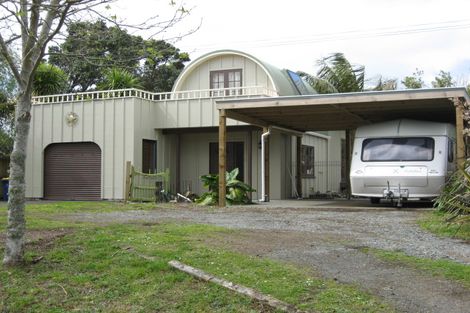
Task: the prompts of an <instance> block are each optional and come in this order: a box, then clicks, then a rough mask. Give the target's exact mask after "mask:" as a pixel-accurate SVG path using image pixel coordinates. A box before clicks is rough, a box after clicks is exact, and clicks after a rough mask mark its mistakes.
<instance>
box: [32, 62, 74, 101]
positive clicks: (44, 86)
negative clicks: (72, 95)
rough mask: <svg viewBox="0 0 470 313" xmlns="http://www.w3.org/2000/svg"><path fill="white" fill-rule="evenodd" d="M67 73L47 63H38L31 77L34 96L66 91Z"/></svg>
mask: <svg viewBox="0 0 470 313" xmlns="http://www.w3.org/2000/svg"><path fill="white" fill-rule="evenodd" d="M67 80H68V79H67V75H66V74H65V73H64V71H62V70H61V69H60V68H58V67H57V66H54V65H52V64H48V63H41V64H39V66H38V68H37V69H36V72H35V73H34V78H33V94H34V95H35V96H44V95H53V94H58V93H64V92H66V91H67V84H68V82H67Z"/></svg>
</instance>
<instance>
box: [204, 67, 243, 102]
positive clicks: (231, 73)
mask: <svg viewBox="0 0 470 313" xmlns="http://www.w3.org/2000/svg"><path fill="white" fill-rule="evenodd" d="M210 80H211V84H210V86H211V89H223V88H236V87H241V86H242V70H241V69H238V70H223V71H212V72H211V74H210ZM241 94H242V90H241V89H231V90H219V91H212V92H211V95H212V96H214V97H222V96H233V95H241Z"/></svg>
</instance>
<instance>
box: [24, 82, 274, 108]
mask: <svg viewBox="0 0 470 313" xmlns="http://www.w3.org/2000/svg"><path fill="white" fill-rule="evenodd" d="M250 96H259V97H275V96H278V93H277V92H276V91H275V90H272V89H268V88H266V87H262V86H252V87H234V88H222V89H203V90H187V91H177V92H159V93H155V92H148V91H143V90H139V89H118V90H102V91H90V92H77V93H69V94H60V95H50V96H36V97H33V99H32V100H33V104H47V103H64V102H77V101H91V100H105V99H121V98H129V97H135V98H140V99H144V100H151V101H167V100H190V99H207V98H236V97H250Z"/></svg>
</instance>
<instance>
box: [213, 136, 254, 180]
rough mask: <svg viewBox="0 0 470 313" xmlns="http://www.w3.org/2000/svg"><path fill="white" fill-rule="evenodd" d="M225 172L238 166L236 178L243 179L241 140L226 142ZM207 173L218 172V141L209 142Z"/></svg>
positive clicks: (242, 145) (242, 148)
mask: <svg viewBox="0 0 470 313" xmlns="http://www.w3.org/2000/svg"><path fill="white" fill-rule="evenodd" d="M226 153H227V172H230V171H231V170H233V169H234V168H238V176H237V179H238V180H240V181H243V180H244V178H245V177H244V173H245V167H244V144H243V142H242V141H235V142H227V151H226ZM209 173H210V174H219V143H218V142H211V143H209Z"/></svg>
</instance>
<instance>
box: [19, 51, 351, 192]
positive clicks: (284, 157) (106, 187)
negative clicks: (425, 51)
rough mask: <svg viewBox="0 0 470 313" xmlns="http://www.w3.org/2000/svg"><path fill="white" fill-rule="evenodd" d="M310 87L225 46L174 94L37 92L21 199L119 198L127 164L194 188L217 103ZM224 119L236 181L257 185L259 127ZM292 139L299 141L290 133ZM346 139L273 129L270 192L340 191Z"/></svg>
mask: <svg viewBox="0 0 470 313" xmlns="http://www.w3.org/2000/svg"><path fill="white" fill-rule="evenodd" d="M314 93H315V91H314V90H313V89H312V88H311V87H310V86H309V85H307V84H306V83H304V81H303V80H302V79H301V78H300V77H299V76H298V75H297V74H296V73H295V72H292V71H289V70H280V69H278V68H276V67H274V66H272V65H269V64H267V63H265V62H263V61H261V60H259V59H257V58H255V57H253V56H251V55H249V54H247V53H244V52H240V51H233V50H223V51H215V52H212V53H209V54H206V55H204V56H202V57H200V58H198V59H196V60H194V61H193V62H192V63H190V64H189V65H188V66H187V67H186V68H185V69H184V71H183V72H182V73H181V75H180V76H179V78H178V79H177V80H176V82H175V84H174V87H173V90H172V92H168V93H151V92H145V91H141V90H135V89H131V90H112V91H96V92H84V93H76V94H63V95H51V96H40V97H35V98H34V99H33V107H32V120H31V131H30V136H29V141H28V152H27V153H28V159H27V161H26V182H27V183H26V185H27V190H26V196H27V197H28V198H45V199H80V200H86V199H123V198H124V194H125V164H126V161H130V162H132V164H133V165H134V166H135V167H136V168H139V169H141V170H142V171H143V172H155V171H160V170H163V169H166V168H168V169H169V170H170V177H171V186H172V187H171V188H172V191H175V192H181V191H186V190H191V191H193V192H195V193H198V194H201V193H202V192H204V188H203V186H202V183H201V182H200V179H199V177H200V176H201V175H204V174H207V173H217V172H218V133H217V130H218V125H219V113H218V110H217V108H216V101H219V100H221V99H254V98H269V97H283V96H299V95H311V94H314ZM227 125H228V133H227V168H228V169H229V170H230V169H232V168H235V167H238V168H239V170H240V176H239V178H241V179H242V180H244V181H245V182H246V183H248V184H250V185H252V186H253V187H254V188H255V189H256V190H258V191H259V190H260V189H261V134H262V129H261V128H259V127H256V126H253V125H250V124H247V123H243V122H239V121H235V120H230V119H229V120H228V122H227ZM299 136H300V138H301V140H300V141H298V140H296V139H295V138H296V137H299ZM343 137H344V135H343V132H342V131H328V132H322V133H314V132H306V133H298V132H297V133H295V132H292V131H291V130H287V129H282V128H273V129H272V132H271V134H270V136H269V145H268V149H269V153H270V159H269V175H268V176H269V181H268V183H269V186H270V188H269V190H270V198H271V199H286V198H291V197H295V196H297V194H300V193H301V194H302V195H303V196H304V197H308V196H309V195H310V194H312V193H314V192H317V191H319V192H326V191H334V192H339V191H340V182H341V179H342V176H343V177H344V173H345V172H344V157H342V155H343V156H344V151H342V150H344V149H342V144H344V139H343ZM299 142H301V147H299V148H300V149H297V145H298V143H299ZM297 154H299V156H298V157H297ZM297 160H300V162H302V166H301V167H299V168H301V176H302V190H297V188H296V183H295V179H296V178H295V176H296V173H297V172H296V169H297V162H298V161H297ZM342 165H343V166H342ZM252 197H253V199H258V198H259V197H261V194H260V193H259V192H255V193H254V194H253V195H252Z"/></svg>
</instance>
